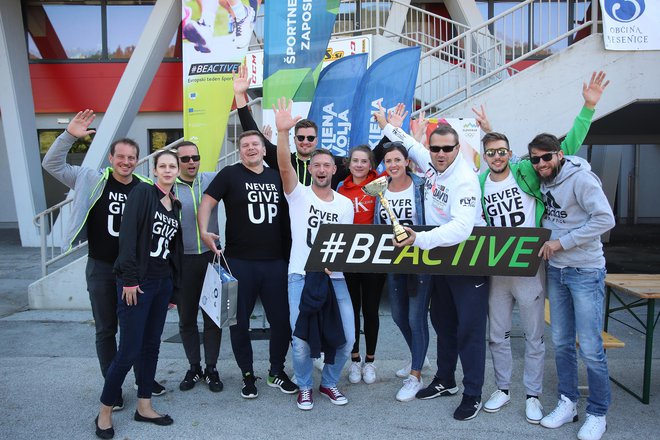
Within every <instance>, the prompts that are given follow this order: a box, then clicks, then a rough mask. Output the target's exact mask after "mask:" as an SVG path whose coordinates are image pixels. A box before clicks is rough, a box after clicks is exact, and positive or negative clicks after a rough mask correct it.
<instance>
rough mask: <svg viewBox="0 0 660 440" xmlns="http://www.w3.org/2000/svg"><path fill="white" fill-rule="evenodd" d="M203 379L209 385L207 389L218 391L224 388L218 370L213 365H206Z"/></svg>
mask: <svg viewBox="0 0 660 440" xmlns="http://www.w3.org/2000/svg"><path fill="white" fill-rule="evenodd" d="M204 381H206V384H207V385H208V386H209V390H211V391H213V392H214V393H219V392H220V391H222V389H223V388H224V385H223V383H222V381H221V380H220V375H219V374H218V370H217V369H216V368H215V367H211V368H208V367H207V368H206V370H204Z"/></svg>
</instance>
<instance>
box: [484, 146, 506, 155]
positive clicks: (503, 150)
mask: <svg viewBox="0 0 660 440" xmlns="http://www.w3.org/2000/svg"><path fill="white" fill-rule="evenodd" d="M484 154H485V155H486V156H488V157H495V154H497V155H498V156H500V157H504V156H506V155H507V154H509V150H507V149H506V148H498V149H497V150H486V151H484Z"/></svg>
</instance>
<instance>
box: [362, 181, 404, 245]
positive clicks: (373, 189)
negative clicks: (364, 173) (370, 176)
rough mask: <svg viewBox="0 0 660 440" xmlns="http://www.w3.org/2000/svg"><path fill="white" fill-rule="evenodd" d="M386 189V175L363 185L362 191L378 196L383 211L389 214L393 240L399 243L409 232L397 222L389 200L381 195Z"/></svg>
mask: <svg viewBox="0 0 660 440" xmlns="http://www.w3.org/2000/svg"><path fill="white" fill-rule="evenodd" d="M386 189H387V177H385V176H383V177H379V178H378V179H376V180H374V181H372V182H369V183H367V184H366V185H364V187H363V188H362V191H364V192H365V193H366V194H368V195H370V196H374V197H378V198H379V199H380V204H381V205H383V208H385V212H387V215H388V216H389V218H390V221H391V222H392V228H394V240H396V242H397V243H401V242H402V241H404V240H406V239H407V238H408V237H410V234H408V231H406V230H405V229H403V226H401V225H400V224H399V221H398V220H397V218H396V216H395V215H394V213H393V212H392V209H390V202H389V201H388V200H387V199H386V198H385V197H383V192H384V191H385V190H386ZM376 215H378V213H376Z"/></svg>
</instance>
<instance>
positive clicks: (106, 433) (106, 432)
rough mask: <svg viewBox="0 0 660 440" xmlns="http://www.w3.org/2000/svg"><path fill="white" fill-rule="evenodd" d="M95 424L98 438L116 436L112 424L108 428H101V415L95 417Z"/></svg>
mask: <svg viewBox="0 0 660 440" xmlns="http://www.w3.org/2000/svg"><path fill="white" fill-rule="evenodd" d="M94 426H95V427H96V436H97V437H98V438H103V439H110V438H113V437H114V436H115V429H114V428H113V427H112V426H111V427H109V428H108V429H101V428H99V416H96V418H95V419H94Z"/></svg>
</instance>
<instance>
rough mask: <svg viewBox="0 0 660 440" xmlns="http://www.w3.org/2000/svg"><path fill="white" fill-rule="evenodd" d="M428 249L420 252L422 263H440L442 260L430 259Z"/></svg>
mask: <svg viewBox="0 0 660 440" xmlns="http://www.w3.org/2000/svg"><path fill="white" fill-rule="evenodd" d="M430 251H431V250H430V249H427V250H425V251H424V252H422V263H424V264H426V265H427V266H438V265H440V264H442V260H432V259H430V258H429V252H430Z"/></svg>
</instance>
